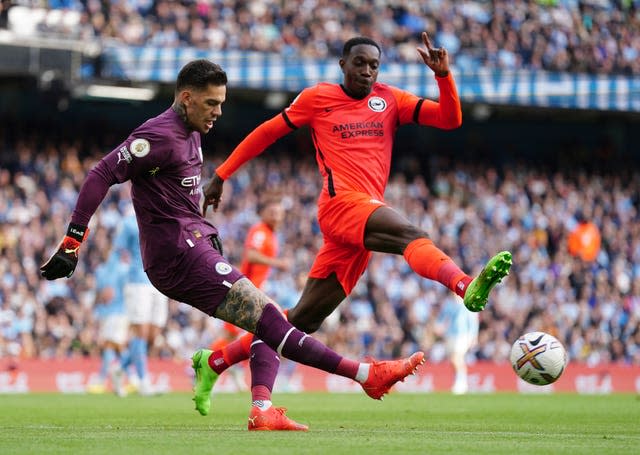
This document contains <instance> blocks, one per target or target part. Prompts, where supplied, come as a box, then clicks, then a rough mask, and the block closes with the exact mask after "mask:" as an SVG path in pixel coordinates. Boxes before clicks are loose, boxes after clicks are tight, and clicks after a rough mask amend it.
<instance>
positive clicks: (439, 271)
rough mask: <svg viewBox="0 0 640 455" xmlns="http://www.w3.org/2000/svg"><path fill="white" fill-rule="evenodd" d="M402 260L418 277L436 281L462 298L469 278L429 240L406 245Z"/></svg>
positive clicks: (415, 241) (469, 281) (419, 240)
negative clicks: (403, 259)
mask: <svg viewBox="0 0 640 455" xmlns="http://www.w3.org/2000/svg"><path fill="white" fill-rule="evenodd" d="M404 258H405V260H406V261H407V263H408V264H409V267H411V269H412V270H413V271H414V272H416V273H417V274H418V275H420V276H422V277H424V278H428V279H430V280H434V281H438V282H439V283H442V284H444V285H445V286H446V287H448V288H449V289H451V290H452V291H453V292H455V293H456V294H458V295H459V296H460V297H464V293H465V291H466V290H467V286H468V285H469V283H471V277H470V276H468V275H467V274H466V273H464V272H463V271H462V270H461V269H460V267H458V266H457V265H456V263H455V262H453V260H452V259H451V258H450V257H449V256H447V255H446V254H444V253H443V252H442V250H440V249H439V248H438V247H436V246H435V245H434V244H433V242H432V241H431V240H429V239H425V238H421V239H416V240H414V241H412V242H411V243H409V245H407V248H406V249H405V250H404Z"/></svg>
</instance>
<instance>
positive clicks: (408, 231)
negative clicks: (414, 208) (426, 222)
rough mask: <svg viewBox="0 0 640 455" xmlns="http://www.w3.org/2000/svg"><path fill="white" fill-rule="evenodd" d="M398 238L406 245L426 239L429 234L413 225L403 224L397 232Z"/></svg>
mask: <svg viewBox="0 0 640 455" xmlns="http://www.w3.org/2000/svg"><path fill="white" fill-rule="evenodd" d="M398 237H400V238H401V239H402V240H403V241H404V243H405V244H406V245H408V244H409V243H411V242H413V241H414V240H416V239H422V238H428V237H429V234H427V231H425V230H424V229H420V228H419V227H418V226H415V225H413V224H405V225H403V226H402V228H400V229H399V230H398Z"/></svg>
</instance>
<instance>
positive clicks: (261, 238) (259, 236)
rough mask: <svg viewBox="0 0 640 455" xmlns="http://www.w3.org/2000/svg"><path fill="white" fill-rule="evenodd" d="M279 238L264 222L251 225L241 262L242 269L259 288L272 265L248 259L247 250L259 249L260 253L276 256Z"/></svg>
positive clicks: (271, 256)
mask: <svg viewBox="0 0 640 455" xmlns="http://www.w3.org/2000/svg"><path fill="white" fill-rule="evenodd" d="M278 248H279V246H278V238H277V236H276V235H275V233H274V232H273V230H272V229H271V228H270V227H269V226H267V225H266V224H265V223H263V222H259V223H256V224H254V225H253V226H251V228H250V229H249V232H248V233H247V238H246V240H245V242H244V250H245V253H244V255H243V257H242V263H241V264H240V271H241V272H242V273H243V274H244V275H245V276H246V277H247V278H249V279H250V280H251V282H252V283H253V284H255V286H256V287H257V288H260V287H261V286H262V284H263V283H264V280H266V279H267V275H269V270H270V268H271V267H270V266H268V265H267V264H257V263H255V262H249V261H248V260H247V253H246V251H247V250H249V249H254V250H258V251H259V252H260V253H262V254H264V255H265V256H268V257H270V258H274V257H276V256H277V255H278Z"/></svg>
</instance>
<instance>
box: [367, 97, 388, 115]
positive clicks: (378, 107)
mask: <svg viewBox="0 0 640 455" xmlns="http://www.w3.org/2000/svg"><path fill="white" fill-rule="evenodd" d="M368 104H369V109H371V110H372V111H373V112H382V111H384V110H385V109H386V108H387V102H386V101H385V100H383V99H382V98H380V97H379V96H372V97H371V98H369V101H368Z"/></svg>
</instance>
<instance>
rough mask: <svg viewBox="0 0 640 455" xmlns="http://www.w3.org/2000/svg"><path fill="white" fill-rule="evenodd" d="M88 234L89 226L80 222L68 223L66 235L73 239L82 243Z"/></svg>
mask: <svg viewBox="0 0 640 455" xmlns="http://www.w3.org/2000/svg"><path fill="white" fill-rule="evenodd" d="M87 235H89V228H88V227H87V226H83V225H81V224H76V223H69V228H68V229H67V237H71V238H72V239H74V240H75V241H77V242H79V243H82V242H84V240H85V239H86V238H87Z"/></svg>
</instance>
